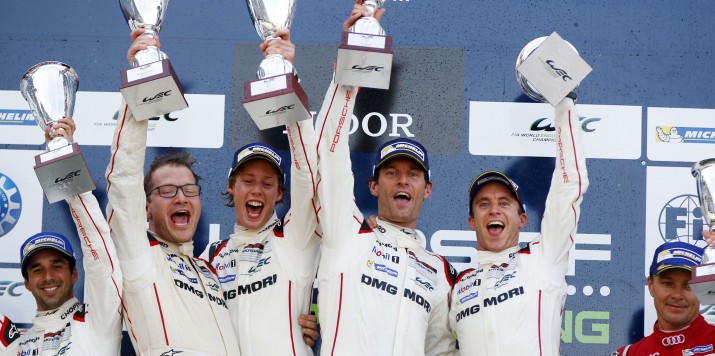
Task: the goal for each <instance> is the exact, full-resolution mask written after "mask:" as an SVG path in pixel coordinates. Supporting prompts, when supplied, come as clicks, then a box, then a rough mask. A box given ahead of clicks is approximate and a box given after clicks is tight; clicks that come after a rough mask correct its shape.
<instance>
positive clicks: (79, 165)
mask: <svg viewBox="0 0 715 356" xmlns="http://www.w3.org/2000/svg"><path fill="white" fill-rule="evenodd" d="M34 168H35V174H36V175H37V180H39V181H40V186H42V190H43V191H44V192H45V197H47V201H48V202H49V203H50V204H52V203H55V202H58V201H60V200H65V199H67V198H69V197H71V196H74V195H77V194H80V193H84V192H88V191H91V190H94V188H95V186H94V181H93V180H92V175H91V174H90V172H89V168H87V163H85V161H84V157H82V152H80V150H79V145H77V143H73V144H71V145H69V146H65V147H62V148H58V149H56V150H54V151H50V152H45V153H42V154H39V155H37V156H35V167H34Z"/></svg>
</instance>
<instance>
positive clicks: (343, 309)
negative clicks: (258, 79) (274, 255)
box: [316, 84, 455, 356]
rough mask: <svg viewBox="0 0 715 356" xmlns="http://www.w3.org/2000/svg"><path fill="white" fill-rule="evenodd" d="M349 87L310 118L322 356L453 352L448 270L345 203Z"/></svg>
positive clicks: (410, 235)
mask: <svg viewBox="0 0 715 356" xmlns="http://www.w3.org/2000/svg"><path fill="white" fill-rule="evenodd" d="M356 94H357V93H356V89H355V87H349V86H338V85H336V84H332V85H331V86H330V87H329V88H328V92H327V94H326V97H325V101H324V102H323V107H322V109H321V111H320V114H319V116H318V122H317V124H316V131H317V132H320V140H319V148H318V153H319V172H320V176H321V179H322V180H321V181H320V183H319V184H318V194H319V200H320V203H321V208H320V212H319V217H320V224H321V228H322V231H323V241H322V248H321V250H322V251H321V262H320V267H319V270H318V288H319V294H318V306H319V311H320V323H321V332H322V337H323V344H322V354H323V355H410V356H414V355H440V354H445V353H449V352H451V351H453V350H454V346H455V345H454V339H453V337H452V334H451V332H450V330H449V322H448V312H449V301H448V300H449V292H450V288H451V285H452V281H453V279H454V277H455V276H454V270H453V269H452V268H451V265H449V263H447V261H446V260H445V259H444V258H443V257H441V256H438V255H435V254H431V253H429V252H427V251H426V250H425V249H424V248H422V247H421V245H420V243H421V241H422V240H423V239H424V236H423V235H422V233H421V232H419V231H417V230H409V229H405V228H401V227H399V226H396V225H392V224H389V223H386V222H384V221H380V220H378V224H379V225H378V226H377V227H376V228H375V229H374V230H371V229H370V228H369V227H368V225H367V224H366V223H365V221H364V219H363V215H362V213H360V211H359V210H358V209H357V207H356V205H355V202H354V200H353V184H354V178H353V174H352V171H351V162H350V152H349V147H348V131H349V126H350V119H351V117H352V112H353V107H354V104H355V97H356Z"/></svg>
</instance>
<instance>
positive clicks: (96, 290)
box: [67, 192, 122, 349]
mask: <svg viewBox="0 0 715 356" xmlns="http://www.w3.org/2000/svg"><path fill="white" fill-rule="evenodd" d="M67 203H68V204H69V209H70V213H71V215H72V220H73V221H74V223H75V226H76V228H77V236H79V241H80V246H82V256H83V258H82V261H83V265H84V285H85V294H84V303H85V304H87V306H88V307H87V308H88V309H87V310H85V312H87V313H89V314H88V315H90V316H92V317H91V318H88V322H89V323H90V324H91V325H92V329H93V330H94V332H95V335H96V336H98V337H104V338H106V339H108V340H109V339H111V340H113V342H114V345H117V349H118V345H119V343H120V342H121V338H122V314H121V295H122V274H121V272H120V269H119V265H118V261H117V254H116V251H115V249H114V243H113V242H112V239H111V238H110V235H109V224H107V221H106V220H105V219H104V215H102V210H101V209H100V207H99V203H97V199H96V198H95V197H94V195H93V194H92V193H91V192H86V193H82V194H80V195H75V196H73V197H70V198H69V199H67Z"/></svg>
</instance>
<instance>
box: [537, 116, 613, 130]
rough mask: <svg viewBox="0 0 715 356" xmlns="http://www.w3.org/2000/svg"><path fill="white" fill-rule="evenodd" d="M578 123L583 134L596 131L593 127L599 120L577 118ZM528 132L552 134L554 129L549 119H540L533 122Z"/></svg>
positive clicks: (598, 118)
mask: <svg viewBox="0 0 715 356" xmlns="http://www.w3.org/2000/svg"><path fill="white" fill-rule="evenodd" d="M578 121H580V122H581V129H582V130H583V132H594V131H596V127H595V125H596V123H597V122H599V121H601V118H600V117H586V116H579V117H578ZM529 130H531V131H546V132H552V131H555V130H556V128H555V127H554V125H553V121H552V120H551V119H550V118H546V117H542V118H538V119H536V120H534V122H533V123H532V124H531V127H530V128H529Z"/></svg>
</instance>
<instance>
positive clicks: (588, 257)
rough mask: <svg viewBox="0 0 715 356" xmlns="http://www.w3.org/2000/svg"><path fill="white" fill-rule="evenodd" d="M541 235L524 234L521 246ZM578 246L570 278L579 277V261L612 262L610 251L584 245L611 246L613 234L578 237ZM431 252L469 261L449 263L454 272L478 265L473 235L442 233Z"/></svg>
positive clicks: (435, 236)
mask: <svg viewBox="0 0 715 356" xmlns="http://www.w3.org/2000/svg"><path fill="white" fill-rule="evenodd" d="M536 236H538V233H536V232H522V233H520V234H519V242H520V243H527V242H529V241H531V240H533V239H534V238H535V237H536ZM575 242H576V243H575V244H574V245H573V246H572V247H571V251H570V252H569V260H568V266H569V269H568V271H567V272H566V275H567V276H575V275H576V261H610V260H611V251H610V249H608V250H604V249H590V248H583V245H591V246H608V247H610V245H611V235H610V234H576V240H575ZM430 248H431V249H432V252H434V253H436V254H440V255H442V256H445V257H448V258H452V259H454V258H459V259H462V260H463V259H465V258H466V259H468V260H467V261H464V262H455V261H450V263H452V265H453V266H454V268H456V269H457V270H458V271H463V270H465V269H467V268H474V267H476V266H477V265H478V255H477V241H476V236H475V233H474V231H465V230H439V231H436V232H435V233H434V234H433V235H432V237H431V238H430Z"/></svg>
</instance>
